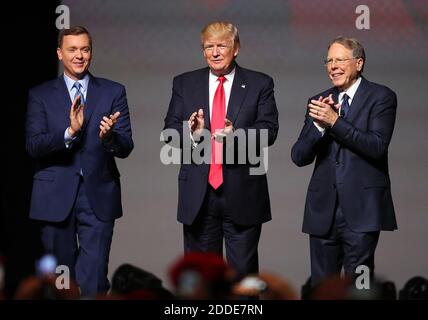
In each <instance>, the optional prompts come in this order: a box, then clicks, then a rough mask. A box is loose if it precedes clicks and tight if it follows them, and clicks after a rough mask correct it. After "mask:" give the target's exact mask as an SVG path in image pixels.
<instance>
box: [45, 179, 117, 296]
mask: <svg viewBox="0 0 428 320" xmlns="http://www.w3.org/2000/svg"><path fill="white" fill-rule="evenodd" d="M47 201H49V200H47ZM113 226H114V221H108V222H105V221H101V220H99V219H98V218H97V217H96V215H95V213H94V211H93V210H92V208H91V206H90V204H89V201H88V198H87V196H86V193H85V184H84V182H83V178H81V182H80V184H79V190H78V192H77V196H76V200H75V203H74V206H73V209H72V211H71V214H70V215H69V216H68V217H67V219H66V220H65V221H62V222H58V223H52V222H48V223H45V224H44V226H43V227H42V242H43V245H44V247H45V250H46V252H48V253H52V254H53V255H55V256H56V258H57V260H58V264H59V265H66V266H68V268H69V270H70V276H71V278H72V279H74V280H75V281H76V282H77V284H78V286H79V287H80V290H81V293H82V295H83V296H94V295H96V294H97V293H100V292H106V291H107V290H108V289H109V288H110V283H109V281H108V278H107V272H108V260H109V253H110V245H111V240H112V237H113Z"/></svg>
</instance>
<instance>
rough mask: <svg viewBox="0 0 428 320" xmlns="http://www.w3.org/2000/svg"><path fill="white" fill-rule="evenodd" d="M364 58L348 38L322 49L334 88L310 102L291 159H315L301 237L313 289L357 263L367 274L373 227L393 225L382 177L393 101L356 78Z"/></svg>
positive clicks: (387, 189)
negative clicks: (305, 242) (307, 251)
mask: <svg viewBox="0 0 428 320" xmlns="http://www.w3.org/2000/svg"><path fill="white" fill-rule="evenodd" d="M364 63H365V53H364V48H363V47H362V45H361V44H360V43H359V42H358V41H357V40H356V39H352V38H345V37H339V38H336V39H334V40H333V41H332V42H331V43H330V45H329V47H328V54H327V59H326V61H325V65H326V68H327V73H328V75H329V78H330V80H331V81H332V83H333V85H334V87H333V88H330V89H328V90H326V91H324V92H322V93H320V94H317V95H316V96H314V97H312V98H311V99H310V100H309V103H308V112H307V114H306V118H305V124H304V126H303V129H302V132H301V133H300V136H299V138H298V140H297V142H296V143H295V144H294V146H293V148H292V150H291V157H292V159H293V162H294V163H295V164H296V165H298V166H299V167H301V166H306V165H309V164H311V163H312V162H313V161H314V160H316V161H315V168H314V171H313V174H312V178H311V181H310V183H309V187H308V192H307V197H306V204H305V214H304V220H303V232H305V233H308V234H310V252H311V280H312V284H313V285H316V284H318V283H319V282H320V281H321V280H323V279H324V278H326V277H327V276H329V275H333V274H338V273H340V272H341V269H342V266H343V268H344V271H345V274H347V275H349V276H351V277H354V276H355V269H356V268H357V267H358V266H359V265H365V266H367V267H368V268H369V270H370V273H371V275H373V270H374V254H375V249H376V245H377V242H378V238H379V233H380V230H394V229H396V228H397V223H396V220H395V213H394V206H393V202H392V197H391V183H390V179H389V173H388V146H389V143H390V140H391V137H392V132H393V130H394V123H395V115H396V108H397V97H396V95H395V93H394V92H393V91H391V90H390V89H389V88H387V87H385V86H382V85H379V84H376V83H373V82H369V81H367V80H366V79H365V78H364V77H362V75H361V74H362V72H363V68H364Z"/></svg>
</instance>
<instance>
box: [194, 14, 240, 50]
mask: <svg viewBox="0 0 428 320" xmlns="http://www.w3.org/2000/svg"><path fill="white" fill-rule="evenodd" d="M209 37H216V38H217V37H228V38H230V40H232V41H233V47H234V48H240V47H241V43H240V42H239V34H238V29H237V28H236V27H235V26H234V25H233V24H232V23H230V22H227V21H216V22H212V23H209V24H207V25H206V26H205V27H204V28H203V29H202V31H201V44H202V47H203V46H204V41H205V40H206V39H207V38H209Z"/></svg>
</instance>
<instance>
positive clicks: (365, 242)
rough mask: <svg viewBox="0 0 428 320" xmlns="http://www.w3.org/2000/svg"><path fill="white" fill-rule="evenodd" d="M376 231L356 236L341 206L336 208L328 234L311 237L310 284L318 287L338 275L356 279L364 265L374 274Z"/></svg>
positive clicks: (377, 232)
mask: <svg viewBox="0 0 428 320" xmlns="http://www.w3.org/2000/svg"><path fill="white" fill-rule="evenodd" d="M378 239H379V231H376V232H355V231H353V230H351V229H350V228H349V226H348V224H347V223H346V220H345V218H344V216H343V213H342V210H341V208H340V204H339V203H337V204H336V210H335V216H334V219H333V222H332V226H331V228H330V231H329V232H328V234H326V235H325V236H314V235H311V236H310V251H311V284H312V286H315V285H317V284H318V283H320V282H321V281H322V280H324V279H325V278H327V277H329V276H331V275H335V274H336V275H337V274H340V273H341V270H342V267H343V269H344V272H345V275H348V276H350V277H352V278H355V276H358V274H355V269H356V268H357V267H358V266H359V265H365V266H367V267H368V268H369V270H370V275H371V276H373V272H374V255H375V250H376V245H377V242H378Z"/></svg>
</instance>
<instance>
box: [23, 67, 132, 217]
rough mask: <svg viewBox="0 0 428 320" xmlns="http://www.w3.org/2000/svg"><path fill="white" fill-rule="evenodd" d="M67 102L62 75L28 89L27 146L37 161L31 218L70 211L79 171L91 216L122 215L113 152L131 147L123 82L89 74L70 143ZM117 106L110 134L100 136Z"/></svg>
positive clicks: (121, 153)
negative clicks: (66, 138) (81, 113)
mask: <svg viewBox="0 0 428 320" xmlns="http://www.w3.org/2000/svg"><path fill="white" fill-rule="evenodd" d="M71 104H72V101H71V99H70V95H69V93H68V90H67V87H66V84H65V81H64V77H63V76H60V77H59V78H57V79H55V80H52V81H49V82H45V83H43V84H41V85H39V86H37V87H34V88H32V89H31V90H30V91H29V98H28V109H27V119H26V149H27V151H28V153H29V154H30V155H31V156H32V157H33V158H34V159H35V160H36V172H35V174H34V178H33V191H32V198H31V209H30V217H31V218H33V219H38V220H44V221H52V222H58V221H63V220H64V219H66V218H67V216H68V215H69V213H70V212H71V209H72V206H73V203H74V200H75V198H76V193H77V188H78V185H79V179H80V171H81V170H82V171H83V176H84V181H85V188H86V193H87V197H88V199H89V202H90V204H91V206H92V209H93V210H94V212H95V214H96V216H97V217H98V218H99V219H100V220H103V221H110V220H113V219H116V218H118V217H120V216H121V215H122V205H121V194H120V180H119V176H120V174H119V171H118V169H117V166H116V163H115V157H119V158H126V157H127V156H128V155H129V154H130V152H131V151H132V149H133V147H134V144H133V141H132V134H131V124H130V119H129V110H128V104H127V100H126V92H125V87H124V86H123V85H121V84H119V83H116V82H113V81H110V80H107V79H102V78H96V77H94V76H92V75H90V79H89V84H88V91H87V96H86V105H85V109H84V115H85V121H84V124H83V128H82V130H81V132H80V134H79V136H78V137H77V139H76V140H74V141H73V143H72V144H71V147H70V148H66V146H65V143H64V132H65V129H66V128H67V127H68V126H69V125H70V119H69V113H70V107H71ZM116 111H120V116H119V118H118V121H117V123H116V125H115V127H114V129H113V132H112V136H111V139H110V140H109V141H105V142H104V143H103V142H102V141H101V139H100V138H99V131H100V129H99V125H100V121H101V119H102V117H103V116H109V115H110V114H114V113H115V112H116Z"/></svg>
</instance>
